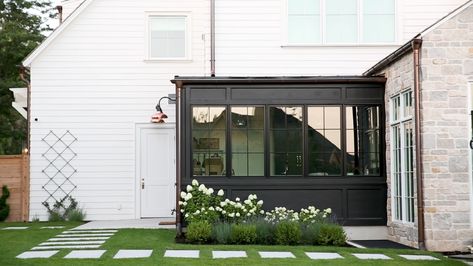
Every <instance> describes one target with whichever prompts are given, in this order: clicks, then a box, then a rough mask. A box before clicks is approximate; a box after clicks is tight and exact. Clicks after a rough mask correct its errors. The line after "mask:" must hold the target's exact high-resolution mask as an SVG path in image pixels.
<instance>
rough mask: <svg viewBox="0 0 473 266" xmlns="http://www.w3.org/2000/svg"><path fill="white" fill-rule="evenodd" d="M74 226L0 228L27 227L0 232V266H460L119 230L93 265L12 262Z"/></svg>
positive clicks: (392, 253) (390, 252)
mask: <svg viewBox="0 0 473 266" xmlns="http://www.w3.org/2000/svg"><path fill="white" fill-rule="evenodd" d="M50 225H53V226H54V225H66V226H67V227H66V228H65V229H40V227H42V226H50ZM77 225H79V224H78V223H69V222H68V223H28V224H23V223H0V229H1V228H3V227H7V226H30V228H29V229H26V230H19V231H7V230H0V265H66V264H67V265H132V264H134V265H205V266H207V265H222V264H224V265H226V266H228V265H314V264H324V265H393V266H394V265H396V266H397V265H464V264H463V263H461V262H459V261H454V260H450V259H447V258H444V257H443V256H442V255H441V254H436V253H431V252H423V251H417V250H396V249H355V248H338V247H318V246H256V245H254V246H237V245H186V244H176V243H174V236H175V232H174V231H173V230H151V229H121V230H119V231H118V232H117V233H116V234H115V235H114V236H113V237H111V238H110V239H109V240H108V241H107V242H106V243H105V244H103V245H102V246H101V248H100V249H104V250H107V252H105V254H104V255H103V256H102V258H101V259H99V260H91V259H83V260H70V259H68V260H66V259H63V257H64V256H65V255H66V254H68V253H69V250H62V251H60V252H59V253H58V254H56V255H54V256H53V257H51V258H49V259H27V260H20V259H16V258H15V257H16V256H17V255H19V254H20V253H22V252H24V251H27V250H30V249H31V248H32V247H34V246H36V245H38V244H39V243H41V242H43V241H46V240H47V239H48V238H51V237H53V236H55V235H57V234H58V233H60V232H62V231H64V230H66V229H69V228H73V227H75V226H77ZM119 249H152V250H153V254H152V256H151V257H150V258H148V259H122V260H114V259H112V257H113V256H114V255H115V253H116V252H117V251H118V250H119ZM166 249H198V250H200V251H201V252H200V256H201V258H200V259H176V258H164V257H163V255H164V251H165V250H166ZM212 250H244V251H246V252H247V254H248V258H242V259H218V260H214V259H212ZM258 251H290V252H292V253H293V254H294V255H295V256H296V257H297V258H296V259H261V258H260V257H259V255H258ZM308 251H312V252H337V253H339V254H340V255H342V256H343V257H345V259H338V260H328V261H313V260H311V259H309V258H307V256H306V255H305V254H304V252H308ZM352 253H382V254H385V255H387V256H389V257H391V258H393V259H392V260H389V261H379V260H369V261H364V260H359V259H357V258H355V257H354V256H352V255H351V254H352ZM399 254H425V255H432V256H435V257H437V258H439V259H440V261H408V260H405V259H403V258H401V257H399V256H398V255H399Z"/></svg>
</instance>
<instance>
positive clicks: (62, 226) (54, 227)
mask: <svg viewBox="0 0 473 266" xmlns="http://www.w3.org/2000/svg"><path fill="white" fill-rule="evenodd" d="M64 227H65V226H64V225H58V226H43V227H41V229H62V228H64Z"/></svg>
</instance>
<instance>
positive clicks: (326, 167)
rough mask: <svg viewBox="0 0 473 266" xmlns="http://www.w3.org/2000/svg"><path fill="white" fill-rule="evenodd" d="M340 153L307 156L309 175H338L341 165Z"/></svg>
mask: <svg viewBox="0 0 473 266" xmlns="http://www.w3.org/2000/svg"><path fill="white" fill-rule="evenodd" d="M342 160H343V159H342V154H341V152H333V153H311V154H309V175H310V176H329V175H340V174H341V165H342Z"/></svg>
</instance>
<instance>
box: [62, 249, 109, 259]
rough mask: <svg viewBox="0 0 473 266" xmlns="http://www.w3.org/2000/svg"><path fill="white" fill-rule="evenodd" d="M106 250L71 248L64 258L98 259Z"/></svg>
mask: <svg viewBox="0 0 473 266" xmlns="http://www.w3.org/2000/svg"><path fill="white" fill-rule="evenodd" d="M105 251H106V250H73V251H71V252H70V253H69V254H67V255H66V256H65V257H64V258H65V259H99V258H100V257H102V255H103V253H105Z"/></svg>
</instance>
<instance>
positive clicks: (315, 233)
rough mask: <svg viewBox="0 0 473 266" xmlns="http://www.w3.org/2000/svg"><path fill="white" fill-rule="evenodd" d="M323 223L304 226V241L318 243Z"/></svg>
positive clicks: (305, 242) (311, 243) (309, 243)
mask: <svg viewBox="0 0 473 266" xmlns="http://www.w3.org/2000/svg"><path fill="white" fill-rule="evenodd" d="M321 226H322V224H321V223H311V224H308V225H306V226H303V227H302V243H304V244H307V245H316V244H317V239H318V238H319V233H320V227H321Z"/></svg>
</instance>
